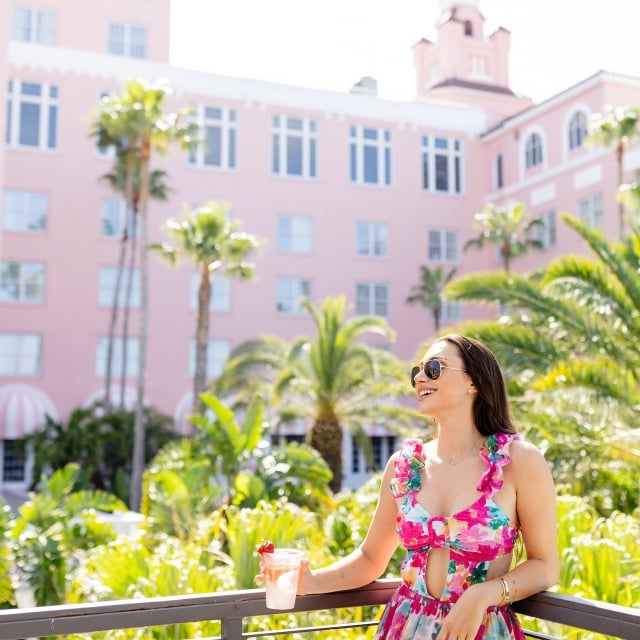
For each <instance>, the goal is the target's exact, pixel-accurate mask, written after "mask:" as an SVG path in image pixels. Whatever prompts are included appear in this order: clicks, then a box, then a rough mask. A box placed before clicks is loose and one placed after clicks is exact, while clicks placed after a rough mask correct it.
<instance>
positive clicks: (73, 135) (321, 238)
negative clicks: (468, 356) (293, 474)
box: [0, 0, 640, 438]
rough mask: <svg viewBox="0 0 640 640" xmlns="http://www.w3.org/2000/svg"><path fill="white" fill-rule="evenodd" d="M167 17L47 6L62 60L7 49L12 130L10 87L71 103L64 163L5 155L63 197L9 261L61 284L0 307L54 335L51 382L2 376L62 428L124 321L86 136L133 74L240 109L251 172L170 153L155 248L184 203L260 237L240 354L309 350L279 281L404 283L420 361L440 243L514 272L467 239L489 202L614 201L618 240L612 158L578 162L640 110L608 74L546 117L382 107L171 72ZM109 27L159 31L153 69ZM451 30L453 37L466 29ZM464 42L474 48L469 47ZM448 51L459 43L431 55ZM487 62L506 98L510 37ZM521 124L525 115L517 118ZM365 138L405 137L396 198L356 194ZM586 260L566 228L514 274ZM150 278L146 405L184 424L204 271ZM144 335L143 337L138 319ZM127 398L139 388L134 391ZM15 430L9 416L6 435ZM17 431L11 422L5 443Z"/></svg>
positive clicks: (162, 12)
mask: <svg viewBox="0 0 640 640" xmlns="http://www.w3.org/2000/svg"><path fill="white" fill-rule="evenodd" d="M15 4H17V3H16V2H14V1H13V0H11V1H10V2H9V3H6V2H4V3H0V43H3V42H7V40H8V39H9V24H10V14H11V8H12V5H15ZM472 4H473V3H472ZM89 5H90V6H91V9H90V10H89V8H88V7H89ZM168 5H169V0H162V2H159V0H144V1H139V2H135V3H131V2H127V1H125V0H118V1H114V2H110V3H88V2H86V0H57V1H55V2H54V0H41V1H40V3H39V6H41V7H43V8H46V7H51V8H53V9H55V11H56V14H57V15H58V16H59V19H58V28H59V30H58V38H57V46H56V47H53V48H51V47H42V46H38V45H34V44H25V43H18V42H12V43H10V44H9V45H8V46H4V45H3V46H2V48H1V49H0V50H1V51H2V55H0V85H1V88H0V91H1V92H2V94H3V98H2V100H0V122H2V123H4V122H5V113H4V109H5V104H6V100H5V99H4V91H5V89H6V84H7V82H6V80H7V79H14V80H20V81H23V82H34V83H42V82H48V83H51V84H54V85H56V86H57V87H58V90H59V118H58V146H57V148H56V149H55V150H51V151H34V150H31V149H21V148H15V147H7V146H6V145H5V142H4V141H5V138H4V136H3V137H2V142H1V143H0V186H2V188H3V189H15V190H28V191H40V192H45V193H47V194H49V198H50V209H49V219H48V226H47V229H46V231H44V232H31V233H27V232H10V231H6V230H5V231H2V230H1V229H0V234H1V235H0V240H1V243H0V260H3V261H11V260H18V261H37V262H44V263H45V264H46V269H47V274H46V288H45V296H44V301H43V302H42V303H41V304H23V303H12V302H4V303H3V302H0V333H16V332H18V333H37V334H41V335H42V336H43V354H42V370H41V372H40V374H39V375H37V376H33V377H26V378H25V377H18V376H14V377H11V376H4V377H2V378H0V390H1V388H2V387H3V386H4V387H7V386H8V385H13V384H21V385H28V386H30V387H32V388H35V389H37V390H39V391H40V392H42V393H44V394H46V395H47V396H48V397H49V398H50V399H51V401H52V402H53V403H54V405H55V407H56V409H57V412H58V414H59V416H60V417H65V416H66V415H67V414H68V413H69V412H70V411H71V410H72V409H73V408H75V407H77V406H79V405H81V404H82V403H83V402H85V401H86V400H87V398H89V397H91V396H92V395H94V394H95V393H99V391H100V389H101V388H102V387H103V385H104V380H103V379H102V378H99V377H97V376H96V373H95V370H96V343H97V340H98V338H99V337H100V336H105V335H106V333H107V326H108V318H109V308H107V307H100V306H99V305H98V271H99V268H100V267H101V266H107V265H113V266H115V264H116V260H117V251H118V241H117V240H115V239H106V238H103V237H101V234H100V202H101V198H104V197H110V196H112V194H111V193H110V191H109V189H108V187H107V186H106V185H105V184H104V183H103V182H101V181H100V180H99V178H100V176H101V175H103V174H104V173H106V172H107V171H109V169H110V167H111V161H110V160H108V159H105V158H103V157H100V156H99V155H98V154H97V152H96V150H95V148H94V144H93V141H92V140H91V139H90V138H89V137H88V128H89V123H90V120H91V113H92V111H93V110H94V109H95V107H96V105H97V100H98V97H99V95H100V94H101V93H102V92H105V91H109V92H113V91H118V90H120V89H121V87H122V84H123V82H124V80H125V79H126V78H127V77H129V76H131V75H138V76H141V77H146V78H148V79H155V78H159V77H166V78H167V79H168V80H169V83H170V85H171V86H172V87H173V88H174V89H175V95H174V96H173V97H172V99H171V102H170V104H169V108H171V109H174V108H178V107H181V106H184V105H187V104H193V103H204V104H207V105H214V106H222V107H229V108H233V109H235V110H236V113H237V122H238V146H237V153H236V155H237V168H236V169H234V170H217V169H209V168H207V169H204V168H195V167H193V166H190V165H189V164H188V163H187V161H186V156H185V155H184V153H182V152H180V151H179V150H177V149H172V150H171V152H170V154H169V155H168V156H167V157H164V158H157V159H155V160H154V166H156V167H158V168H163V169H165V170H166V171H167V172H168V175H169V182H170V185H171V187H172V188H173V191H172V193H171V195H170V198H169V200H168V201H167V202H164V203H155V202H154V203H153V204H152V206H151V209H150V235H151V240H152V241H161V240H164V239H165V235H164V232H163V229H162V224H163V223H164V221H166V220H167V219H168V218H169V217H172V216H176V215H178V214H179V212H180V209H181V206H182V204H183V203H189V204H190V205H192V206H196V205H199V204H202V203H204V202H206V201H208V200H219V201H227V202H229V203H231V205H232V209H233V214H234V215H235V216H236V217H238V218H239V219H240V220H241V221H242V223H243V225H244V228H245V229H246V230H247V231H249V232H251V233H255V234H256V235H258V236H260V237H261V238H263V239H265V240H266V243H265V247H264V250H263V251H262V252H261V253H260V254H259V255H258V256H257V257H256V262H257V277H256V279H255V281H254V282H253V283H250V284H235V283H234V284H233V285H232V292H231V310H230V311H229V312H224V313H213V314H212V316H211V337H212V338H216V339H225V340H228V341H229V342H230V344H231V346H235V345H237V344H238V343H240V342H241V341H243V340H245V339H248V338H251V337H254V336H256V335H258V334H277V335H279V336H282V337H284V338H293V337H295V336H297V335H300V334H305V333H309V332H310V331H311V330H312V324H311V321H310V320H309V319H308V318H307V317H305V316H303V315H283V314H279V313H278V312H277V310H276V305H275V282H276V278H277V277H278V276H284V275H289V276H296V277H306V278H310V279H311V280H312V282H313V298H314V300H315V301H316V302H317V303H319V302H320V301H321V300H322V299H323V298H324V297H326V296H332V295H336V294H340V293H343V294H345V295H346V296H347V298H348V299H349V301H350V302H351V303H352V304H353V302H354V296H355V284H356V282H359V281H365V282H380V283H385V284H388V286H389V290H390V301H389V315H388V321H389V323H390V325H391V326H392V328H393V329H394V330H395V331H396V333H397V339H396V341H395V342H394V343H393V345H392V349H393V351H394V352H395V353H396V354H397V355H398V356H399V357H401V358H403V359H406V360H411V359H412V358H413V357H414V356H415V355H416V352H417V349H418V347H419V345H421V344H422V343H423V342H424V341H425V340H427V339H428V338H429V337H430V336H432V335H433V331H434V327H433V323H432V321H431V319H430V317H429V315H428V313H427V311H426V310H424V309H422V308H420V307H418V306H408V305H406V304H405V303H404V300H405V298H406V297H407V295H408V294H409V291H410V289H411V286H412V285H413V284H416V283H417V277H418V270H419V266H420V265H423V264H428V265H429V266H432V267H433V266H435V265H436V264H437V263H433V262H430V261H429V259H428V233H429V230H430V229H434V228H436V229H444V230H454V231H457V232H458V242H459V249H460V259H459V260H458V261H457V262H456V263H455V264H445V268H447V269H449V268H451V267H455V268H457V270H458V271H457V272H458V274H459V275H462V274H464V273H469V272H472V271H478V270H486V269H498V268H500V264H499V261H498V256H497V254H496V253H495V251H492V250H486V251H484V252H478V251H469V252H467V253H463V252H462V247H463V246H464V245H465V243H466V241H467V240H468V239H469V238H471V237H474V236H476V235H477V232H476V230H475V229H474V228H473V216H474V214H475V213H476V212H477V211H480V210H481V209H482V207H483V206H484V204H485V203H487V202H495V203H497V204H506V203H508V202H509V201H512V200H520V201H523V202H524V203H525V204H526V206H527V208H528V209H529V210H530V212H531V213H532V214H534V215H539V214H542V213H545V212H547V211H555V212H557V213H559V212H560V211H571V212H577V207H578V203H579V201H580V199H581V198H583V197H586V196H588V195H590V194H593V193H601V194H602V196H603V201H604V203H605V216H604V228H605V231H606V232H607V233H608V234H610V235H611V236H615V234H616V233H617V228H618V227H617V225H618V221H617V205H616V201H615V187H616V183H615V180H616V178H615V163H614V159H613V155H612V153H610V152H608V151H605V150H603V149H600V148H580V149H577V150H574V151H572V152H569V150H568V147H567V143H566V139H567V136H568V133H567V126H568V119H569V117H570V116H571V115H572V114H573V113H574V112H575V111H576V110H582V111H584V112H585V113H587V114H588V113H592V112H596V111H599V110H601V109H602V108H603V105H604V104H627V103H632V104H633V103H635V104H638V103H640V83H639V82H638V81H637V80H633V79H625V78H619V77H615V76H610V75H607V74H599V75H597V76H594V77H593V78H591V79H589V80H586V81H584V82H581V83H580V84H578V85H576V86H574V87H572V88H570V89H567V90H566V91H565V92H563V93H561V94H559V95H557V96H555V97H554V98H552V99H550V100H548V101H547V102H545V103H543V104H540V105H535V106H531V104H530V102H529V101H528V100H527V99H525V98H522V97H518V96H509V95H505V94H504V93H497V92H495V91H491V90H490V87H488V88H487V89H486V90H481V91H479V90H475V91H471V90H469V89H468V88H450V89H444V88H443V89H442V90H437V91H434V92H433V93H431V94H429V93H427V95H424V96H421V97H420V99H419V100H416V101H415V102H410V103H406V104H404V103H402V104H401V103H395V102H387V101H384V100H381V99H379V98H377V97H375V96H367V95H355V94H338V93H330V92H319V91H314V90H309V89H305V88H299V87H284V86H279V85H272V84H268V83H263V82H257V81H249V80H243V79H239V78H225V77H219V76H212V75H208V74H204V73H197V72H193V71H189V70H181V69H176V68H173V67H171V66H169V65H168V64H166V62H167V59H168V33H169V6H168ZM470 11H475V9H474V8H473V7H472V8H470ZM109 20H116V21H123V22H138V21H139V22H140V23H141V24H146V25H148V29H149V39H148V44H149V60H146V61H140V60H126V59H121V58H115V57H113V56H108V55H106V54H105V53H103V52H104V49H105V46H106V45H105V38H106V36H105V24H106V22H107V21H109ZM446 29H450V30H451V31H454V30H455V29H457V27H456V25H452V26H450V27H445V30H446ZM458 31H459V29H458ZM456 37H457V36H456ZM513 37H517V34H514V36H513ZM456 43H458V45H459V40H458V39H456ZM445 45H446V38H445V41H444V43H443V42H440V43H438V44H435V45H433V47H442V46H445ZM458 45H457V46H458ZM470 46H472V47H476V46H478V44H477V43H470ZM483 46H484V45H483ZM486 47H487V50H488V51H492V52H493V53H491V55H492V56H495V59H493V60H492V64H493V67H491V69H495V70H496V72H495V73H496V82H497V83H498V84H500V83H501V82H502V81H503V80H506V76H505V74H506V67H505V59H506V56H507V55H508V34H506V32H505V33H500V34H498V36H496V39H494V41H493V42H491V43H488V44H486ZM463 53H464V52H461V51H459V50H457V55H458V56H459V57H458V59H457V62H456V63H455V64H457V65H461V64H463ZM454 101H455V102H454ZM274 115H286V116H295V117H309V118H313V119H314V120H315V121H316V123H317V139H318V157H317V166H318V175H317V177H316V178H314V179H300V178H286V177H280V176H275V175H273V174H272V171H271V122H272V118H273V116H274ZM506 116H511V117H509V118H507V119H506V120H504V121H502V119H503V118H505V117H506ZM352 125H364V126H367V127H372V128H381V129H388V130H389V131H390V132H391V150H392V182H391V185H390V186H370V185H366V186H363V185H358V184H353V183H352V182H350V179H349V128H350V126H352ZM532 131H537V132H540V133H541V135H542V137H543V140H544V161H543V165H542V167H539V168H535V169H532V170H528V171H527V170H526V169H525V168H524V163H523V157H524V143H525V142H524V141H525V140H526V137H527V136H528V135H529V133H530V132H532ZM423 135H429V136H432V137H433V136H449V137H451V138H456V139H459V140H460V142H461V143H462V145H463V155H462V167H463V168H462V191H461V193H460V194H442V193H433V192H428V191H425V190H424V189H423V188H422V186H421V164H420V153H421V152H420V141H421V138H422V136H423ZM498 155H502V157H503V173H504V184H503V186H502V187H501V188H498V187H497V186H496V183H495V171H494V166H495V158H496V157H497V156H498ZM638 164H640V162H637V160H636V159H635V156H634V155H633V154H631V155H630V160H629V163H628V167H627V177H631V176H632V175H633V170H634V169H635V167H636V166H638ZM280 214H294V215H304V216H309V217H311V218H312V219H313V224H314V238H313V250H312V251H311V253H309V254H294V253H288V252H282V251H279V250H278V249H277V247H276V221H277V216H278V215H280ZM358 221H367V222H384V223H386V224H387V225H388V228H389V253H388V256H386V257H384V258H373V257H358V256H357V255H356V252H355V224H356V222H358ZM581 250H582V246H581V243H580V242H578V241H577V240H576V238H575V237H574V235H573V234H572V232H570V231H569V230H568V229H565V228H563V227H562V225H561V224H560V223H559V222H558V229H557V241H556V244H555V245H553V246H551V247H549V248H548V249H546V250H544V251H542V252H540V253H536V254H532V255H531V256H529V257H527V258H524V259H522V260H521V261H518V262H516V263H515V265H514V267H515V268H516V269H521V270H525V269H529V268H531V267H533V266H536V265H538V264H540V263H543V262H546V261H548V260H550V259H551V258H553V257H555V256H557V255H560V254H562V253H567V252H569V251H581ZM150 265H151V274H150V324H149V358H148V379H147V397H148V400H149V401H150V402H151V403H153V404H154V405H155V406H157V407H158V408H159V409H160V410H162V411H164V412H166V413H168V414H170V415H173V414H174V412H176V410H177V409H178V407H179V406H180V405H181V402H182V401H183V400H184V398H185V395H186V394H188V393H189V391H190V388H191V380H190V377H189V371H188V362H189V357H188V354H189V343H190V340H191V338H192V337H193V335H194V328H195V312H194V311H193V310H191V309H190V306H189V283H190V273H191V272H190V269H189V268H188V267H183V268H182V269H179V270H170V269H168V268H167V267H166V266H164V265H163V264H160V263H159V262H158V261H157V260H156V259H155V258H154V257H151V259H150ZM491 313H492V311H491V310H490V309H486V308H479V307H475V306H467V307H463V319H468V318H471V317H483V316H484V317H487V316H488V315H490V314H491ZM131 326H132V329H133V331H134V332H136V331H137V327H138V322H137V312H136V311H134V312H133V316H132V325H131ZM129 384H130V386H131V387H132V388H133V387H134V380H133V379H131V380H130V381H129ZM183 404H184V403H183ZM2 415H3V414H2V410H1V407H0V421H1V420H2ZM2 428H3V425H2V424H0V432H2ZM2 436H3V434H2V433H0V438H1V437H2Z"/></svg>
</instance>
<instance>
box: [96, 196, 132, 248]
mask: <svg viewBox="0 0 640 640" xmlns="http://www.w3.org/2000/svg"><path fill="white" fill-rule="evenodd" d="M127 217H128V216H127V203H126V202H125V201H124V200H122V199H121V198H103V199H102V202H101V203H100V233H101V235H102V237H103V238H121V237H122V233H123V231H124V227H125V224H126V223H127V222H128V223H129V224H128V229H127V233H128V237H129V238H131V237H132V235H133V216H130V217H129V219H128V220H127ZM139 231H140V229H139V227H137V228H136V237H138V235H139Z"/></svg>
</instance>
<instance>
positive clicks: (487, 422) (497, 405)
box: [435, 333, 516, 436]
mask: <svg viewBox="0 0 640 640" xmlns="http://www.w3.org/2000/svg"><path fill="white" fill-rule="evenodd" d="M441 340H445V341H446V342H449V343H451V344H454V345H456V347H458V350H459V351H460V356H461V357H462V360H463V362H464V368H465V369H466V370H467V373H468V374H469V375H470V376H471V380H472V381H473V384H474V386H475V388H476V391H477V394H476V397H475V401H474V403H473V417H474V419H475V421H476V428H477V429H478V431H479V432H480V433H481V434H482V435H483V436H489V435H491V434H493V433H515V432H516V429H515V427H514V425H513V422H512V420H511V413H510V411H509V396H508V395H507V387H506V385H505V382H504V376H503V375H502V370H501V369H500V365H499V364H498V361H497V360H496V357H495V356H494V355H493V353H492V352H491V351H490V350H489V349H488V348H487V347H485V346H484V345H483V344H482V343H481V342H479V341H478V340H474V339H473V338H467V337H466V336H463V335H462V334H460V333H448V334H446V335H444V336H441V337H439V338H436V340H435V342H439V341H441Z"/></svg>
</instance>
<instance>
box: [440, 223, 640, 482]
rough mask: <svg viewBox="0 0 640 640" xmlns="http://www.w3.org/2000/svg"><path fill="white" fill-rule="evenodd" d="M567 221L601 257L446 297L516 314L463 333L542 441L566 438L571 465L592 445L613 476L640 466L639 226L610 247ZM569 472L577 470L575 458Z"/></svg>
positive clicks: (488, 281) (574, 259)
mask: <svg viewBox="0 0 640 640" xmlns="http://www.w3.org/2000/svg"><path fill="white" fill-rule="evenodd" d="M561 218H562V220H563V221H564V222H565V223H566V224H567V225H568V226H569V227H571V228H572V229H573V230H574V231H576V232H577V233H578V234H579V235H580V236H581V237H582V238H583V239H584V240H585V241H586V242H587V244H588V246H589V247H590V248H591V250H592V252H593V253H594V254H595V257H582V256H576V255H569V256H563V257H560V258H557V259H556V260H554V261H553V262H551V263H550V264H549V265H548V266H547V267H546V268H545V269H544V270H543V271H541V272H540V273H539V274H533V275H529V276H518V275H513V274H499V273H487V274H475V275H469V276H465V277H463V278H460V279H458V280H457V281H455V282H453V283H451V284H450V285H448V286H447V288H446V294H447V296H448V297H451V298H453V299H459V300H475V301H485V302H494V301H496V300H497V301H498V302H500V303H502V304H503V305H505V306H506V307H507V308H509V309H510V310H511V314H510V317H508V318H507V319H506V321H505V320H503V321H501V322H495V323H468V324H466V325H462V326H461V327H460V329H461V330H462V331H465V332H467V333H470V334H471V335H474V336H476V337H478V338H480V339H481V340H483V341H484V342H485V343H487V344H488V345H489V346H490V348H492V349H493V350H494V352H495V353H496V355H497V356H498V358H499V359H500V361H501V364H503V366H504V369H505V372H506V374H507V376H508V377H509V384H510V390H511V392H512V394H513V397H514V398H516V405H517V406H519V407H520V409H521V410H522V411H524V413H525V414H526V415H528V416H529V418H530V421H531V423H532V424H533V425H536V426H535V429H536V430H537V432H538V433H540V432H541V426H540V425H541V424H543V425H544V423H545V422H547V424H548V426H547V428H545V429H544V430H543V433H544V434H545V436H546V437H548V439H549V441H551V442H553V441H554V439H557V438H558V437H559V434H562V437H564V438H565V441H566V439H572V442H573V443H574V447H573V449H568V450H567V449H566V447H565V451H564V453H563V456H564V457H565V459H566V458H567V453H568V451H572V450H573V451H578V452H579V451H581V450H584V449H585V448H586V445H585V442H591V443H592V444H593V443H595V445H597V446H593V447H592V448H593V449H597V451H598V452H599V453H600V455H601V456H603V457H604V458H605V459H607V460H608V461H609V464H608V468H607V470H606V473H610V472H611V470H612V468H613V467H614V465H615V466H617V467H619V468H621V469H623V470H624V469H625V468H628V465H629V464H635V465H637V464H638V461H639V458H640V432H639V430H638V428H637V427H636V426H635V424H636V422H637V419H636V417H637V411H638V407H639V406H640V320H639V318H640V277H639V276H638V274H639V273H640V243H639V242H638V238H640V225H639V224H638V223H637V221H633V220H631V221H630V224H631V229H632V231H633V233H632V234H631V235H629V236H627V237H626V238H625V239H624V241H623V242H622V243H610V242H608V241H607V240H606V239H605V237H604V235H603V233H602V232H601V231H599V230H596V229H592V228H590V227H588V226H587V225H585V224H584V223H582V222H581V221H579V220H578V219H577V218H575V217H573V216H570V215H568V214H562V216H561ZM569 392H571V393H572V399H567V394H568V393H569ZM578 399H579V400H578ZM552 406H555V408H556V410H557V415H556V417H555V418H554V419H552V418H551V417H550V415H549V411H550V408H551V407H552ZM532 408H533V409H534V411H532V410H531V409H532ZM536 423H537V424H536ZM585 424H586V425H588V427H587V428H585ZM556 441H557V440H556ZM569 466H570V467H571V468H573V470H574V472H575V471H576V469H578V468H580V466H581V464H580V460H579V459H576V458H575V454H574V457H573V459H572V463H571V465H569ZM593 470H594V469H593V468H592V470H591V472H590V473H591V474H592V473H593ZM574 479H575V478H574Z"/></svg>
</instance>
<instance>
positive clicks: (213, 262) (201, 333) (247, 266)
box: [151, 202, 260, 412]
mask: <svg viewBox="0 0 640 640" xmlns="http://www.w3.org/2000/svg"><path fill="white" fill-rule="evenodd" d="M166 228H167V231H168V232H169V236H170V237H171V239H172V241H173V243H174V244H173V245H172V244H169V243H162V244H159V245H153V246H152V247H151V248H152V249H154V250H156V251H158V252H159V254H160V256H161V257H162V258H164V259H165V260H166V261H167V262H168V263H169V264H170V265H176V264H177V263H178V260H179V258H180V257H181V256H182V257H183V258H186V259H188V260H190V261H191V262H192V263H193V264H194V265H195V267H196V269H197V270H198V272H199V275H200V281H199V284H198V313H197V322H196V370H195V375H194V378H193V402H194V408H195V410H196V411H197V412H199V411H200V409H201V408H202V403H201V401H200V399H199V396H200V392H201V391H203V390H204V388H205V384H206V376H207V346H208V341H209V303H210V301H211V279H212V277H213V276H214V275H216V274H224V275H227V276H230V277H236V278H240V279H241V280H249V279H251V278H252V277H253V274H254V272H255V265H254V264H253V263H251V262H247V257H248V255H249V253H251V251H253V250H254V249H257V248H258V247H259V246H260V241H259V240H258V239H257V238H256V237H255V236H253V235H251V234H249V233H245V232H243V231H242V230H241V226H240V223H239V222H238V221H237V220H234V219H233V218H231V217H230V215H229V210H228V209H227V208H226V207H224V206H222V205H219V204H217V203H215V202H208V203H206V204H205V205H203V206H201V207H198V208H197V209H193V210H190V209H189V208H188V207H185V208H184V210H183V216H182V218H181V219H175V218H172V219H170V220H169V221H168V222H167V224H166Z"/></svg>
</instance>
